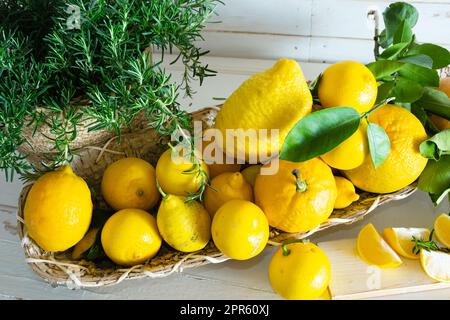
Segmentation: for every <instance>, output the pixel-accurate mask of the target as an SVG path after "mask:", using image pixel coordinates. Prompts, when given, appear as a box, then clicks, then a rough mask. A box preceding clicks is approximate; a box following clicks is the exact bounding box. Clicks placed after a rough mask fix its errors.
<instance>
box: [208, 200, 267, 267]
mask: <svg viewBox="0 0 450 320" xmlns="http://www.w3.org/2000/svg"><path fill="white" fill-rule="evenodd" d="M211 233H212V238H213V241H214V244H215V245H216V247H217V248H218V249H219V250H220V251H221V252H222V253H223V254H225V255H226V256H228V257H230V258H231V259H236V260H247V259H250V258H253V257H255V256H257V255H258V254H260V253H261V251H263V249H264V248H265V246H266V244H267V241H268V240H269V224H268V223H267V218H266V216H265V215H264V212H263V211H262V210H261V209H260V208H259V207H258V206H257V205H255V204H254V203H251V202H249V201H245V200H231V201H228V202H226V203H225V204H224V205H223V206H221V207H220V209H219V210H217V212H216V214H215V215H214V218H213V222H212V226H211Z"/></svg>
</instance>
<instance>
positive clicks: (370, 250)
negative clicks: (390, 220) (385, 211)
mask: <svg viewBox="0 0 450 320" xmlns="http://www.w3.org/2000/svg"><path fill="white" fill-rule="evenodd" d="M356 248H357V250H358V254H359V256H360V258H361V259H363V260H364V261H365V262H366V263H367V264H370V265H376V266H378V267H380V268H396V267H398V266H400V265H401V264H402V260H401V259H400V257H399V256H398V255H397V253H395V251H394V250H392V248H391V247H390V246H389V245H388V244H387V243H386V241H384V240H383V238H382V237H381V236H380V234H379V233H378V231H377V230H376V229H375V227H374V226H373V224H371V223H369V224H367V225H366V226H364V228H362V229H361V231H360V232H359V234H358V238H357V240H356Z"/></svg>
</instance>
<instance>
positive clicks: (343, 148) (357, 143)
mask: <svg viewBox="0 0 450 320" xmlns="http://www.w3.org/2000/svg"><path fill="white" fill-rule="evenodd" d="M368 151H369V149H368V145H367V125H365V123H364V122H362V124H361V125H360V126H359V128H358V130H356V131H355V133H354V134H352V135H351V136H350V138H348V139H347V140H345V141H344V142H342V143H341V144H340V145H338V146H337V147H336V148H334V149H333V150H331V151H328V152H327V153H325V154H323V155H321V156H320V158H321V159H322V160H323V161H324V162H325V163H326V164H328V165H329V166H330V167H332V168H336V169H340V170H350V169H354V168H356V167H359V166H360V165H361V164H362V163H363V162H364V158H365V157H366V156H367V154H368Z"/></svg>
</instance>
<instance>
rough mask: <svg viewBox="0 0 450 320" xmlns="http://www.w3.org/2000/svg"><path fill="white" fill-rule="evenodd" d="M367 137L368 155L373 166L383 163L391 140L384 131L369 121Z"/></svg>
mask: <svg viewBox="0 0 450 320" xmlns="http://www.w3.org/2000/svg"><path fill="white" fill-rule="evenodd" d="M367 139H368V141H369V150H370V157H371V158H372V163H373V166H374V167H375V168H378V167H379V166H380V165H382V164H383V162H384V160H386V158H387V157H388V155H389V152H390V150H391V141H390V140H389V137H388V135H387V134H386V131H384V129H383V128H382V127H380V126H379V125H377V124H375V123H369V125H368V127H367Z"/></svg>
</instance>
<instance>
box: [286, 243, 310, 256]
mask: <svg viewBox="0 0 450 320" xmlns="http://www.w3.org/2000/svg"><path fill="white" fill-rule="evenodd" d="M308 242H309V240H307V239H294V240H289V241H286V242H284V243H283V244H282V245H281V250H283V256H288V255H290V254H291V250H289V249H288V248H287V246H288V245H290V244H293V243H308Z"/></svg>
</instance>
